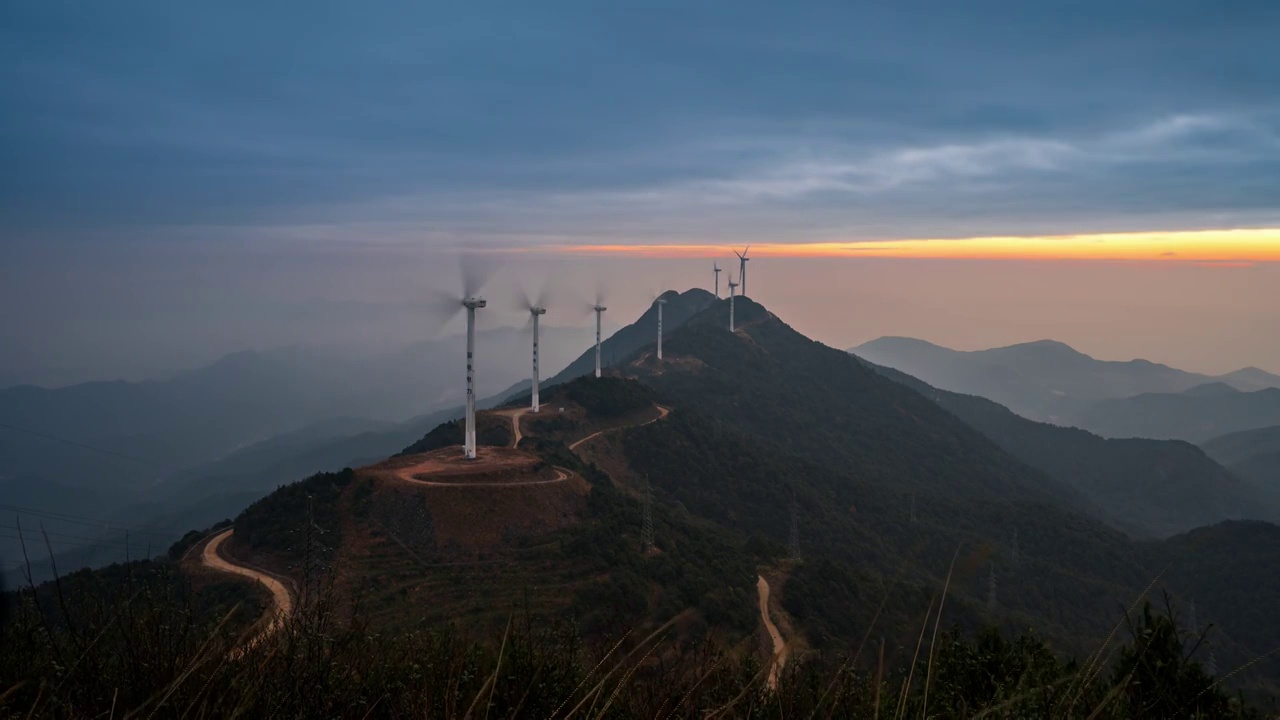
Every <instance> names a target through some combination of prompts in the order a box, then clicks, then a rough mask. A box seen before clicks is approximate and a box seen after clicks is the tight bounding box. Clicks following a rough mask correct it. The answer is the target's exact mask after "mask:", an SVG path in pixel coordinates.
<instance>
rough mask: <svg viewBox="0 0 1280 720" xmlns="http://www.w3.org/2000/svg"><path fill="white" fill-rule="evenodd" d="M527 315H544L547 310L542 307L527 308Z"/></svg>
mask: <svg viewBox="0 0 1280 720" xmlns="http://www.w3.org/2000/svg"><path fill="white" fill-rule="evenodd" d="M529 314H530V315H546V314H547V309H546V308H543V307H531V308H529Z"/></svg>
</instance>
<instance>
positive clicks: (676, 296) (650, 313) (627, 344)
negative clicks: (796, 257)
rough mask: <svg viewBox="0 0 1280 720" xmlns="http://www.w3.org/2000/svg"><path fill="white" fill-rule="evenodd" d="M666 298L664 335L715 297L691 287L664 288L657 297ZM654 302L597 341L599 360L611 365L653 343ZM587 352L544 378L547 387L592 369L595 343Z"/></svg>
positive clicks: (654, 330) (656, 334)
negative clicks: (637, 316)
mask: <svg viewBox="0 0 1280 720" xmlns="http://www.w3.org/2000/svg"><path fill="white" fill-rule="evenodd" d="M658 298H659V299H662V300H666V301H667V302H666V305H665V306H664V307H663V310H662V326H663V327H662V331H663V335H664V336H665V335H669V334H671V333H673V332H675V331H676V329H677V328H679V327H680V326H681V325H683V324H684V323H685V322H687V321H688V320H689V319H690V318H692V317H693V316H694V315H696V314H698V313H699V312H701V311H703V310H704V309H706V308H707V307H709V306H710V305H711V304H712V303H714V302H715V301H716V296H715V295H713V294H711V293H710V292H707V291H706V290H703V289H702V288H692V289H689V290H685V291H684V292H682V293H681V292H676V291H675V290H667V291H666V292H664V293H662V294H661V295H659V296H658ZM657 307H658V306H657V304H656V303H655V304H653V305H650V306H649V307H648V308H647V309H646V310H645V311H644V313H642V314H641V315H640V317H639V318H637V319H636V320H635V322H633V323H631V324H630V325H627V326H625V327H623V328H621V329H619V330H618V331H617V332H616V333H614V334H613V335H611V336H610V337H609V338H608V339H606V340H604V341H602V342H601V343H600V362H601V364H602V365H612V364H614V363H615V362H617V361H618V360H619V359H621V358H625V357H628V356H629V355H631V354H633V353H635V352H636V351H637V350H639V349H640V348H642V347H645V346H647V345H651V344H654V343H655V342H656V338H657V336H658V309H657ZM590 345H591V346H590V347H589V348H587V351H586V352H584V353H582V354H581V355H579V356H578V357H577V358H576V359H575V360H573V362H570V363H569V364H568V365H567V366H566V367H565V368H564V370H561V371H560V372H558V373H556V374H555V375H553V376H552V377H551V378H550V379H548V380H546V381H545V384H546V385H547V386H551V385H555V384H557V383H562V382H566V381H568V380H572V379H573V378H576V377H579V376H581V375H587V374H590V373H593V372H594V371H595V362H596V361H595V357H596V356H595V352H596V351H595V343H594V341H593V342H592V343H591V344H590Z"/></svg>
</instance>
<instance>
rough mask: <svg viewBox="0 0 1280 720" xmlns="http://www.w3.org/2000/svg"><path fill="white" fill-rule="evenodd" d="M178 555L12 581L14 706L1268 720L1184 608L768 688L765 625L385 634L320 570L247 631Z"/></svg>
mask: <svg viewBox="0 0 1280 720" xmlns="http://www.w3.org/2000/svg"><path fill="white" fill-rule="evenodd" d="M169 568H171V566H169V565H166V564H164V563H159V564H156V563H137V564H135V567H131V568H124V569H121V568H116V569H115V570H114V576H112V577H98V578H97V580H96V581H95V580H94V579H93V578H91V577H89V576H83V577H80V578H68V579H66V580H64V581H63V582H62V583H58V584H52V585H46V586H43V587H41V588H40V589H39V590H38V591H34V592H33V591H30V590H28V591H26V592H23V593H20V594H19V595H18V596H16V597H13V596H10V602H11V603H12V604H14V605H15V607H12V608H11V611H12V612H11V617H10V620H9V621H8V622H7V623H6V624H5V626H4V627H3V628H2V629H0V647H3V648H4V652H3V653H0V717H53V718H78V717H155V718H167V717H194V718H233V717H244V718H259V717H295V718H304V717H306V718H311V717H329V718H365V717H392V718H400V717H432V718H441V717H443V718H455V717H459V718H460V717H492V718H515V717H601V718H605V717H607V718H633V717H634V718H657V717H663V718H665V717H678V718H682V717H688V718H693V717H698V718H707V717H747V716H750V717H754V718H791V717H868V718H870V717H877V718H878V717H907V716H910V717H988V716H994V717H1063V718H1076V717H1079V718H1086V717H1151V718H1168V717H1203V718H1228V717H1231V718H1234V717H1258V715H1257V713H1256V712H1255V711H1253V710H1250V709H1248V708H1246V707H1244V706H1243V705H1242V704H1241V703H1240V702H1239V701H1238V700H1236V699H1234V698H1232V697H1230V696H1228V695H1226V694H1224V693H1223V692H1222V691H1220V690H1219V689H1218V686H1217V684H1216V681H1215V680H1214V679H1213V678H1211V677H1210V676H1209V675H1207V674H1206V673H1205V672H1204V670H1202V669H1201V667H1200V665H1199V664H1198V663H1196V662H1195V661H1194V660H1192V659H1191V657H1190V652H1191V651H1192V650H1193V648H1192V647H1190V645H1192V644H1194V643H1195V642H1196V641H1197V640H1198V639H1197V638H1189V637H1188V636H1186V635H1185V634H1184V633H1181V632H1180V631H1179V630H1178V625H1177V623H1176V622H1174V620H1173V619H1172V612H1171V610H1169V609H1168V608H1167V607H1166V608H1164V609H1162V610H1161V611H1159V612H1157V611H1156V610H1154V609H1153V608H1152V607H1151V606H1150V605H1147V606H1146V607H1145V608H1143V609H1142V610H1141V611H1140V612H1138V613H1136V614H1135V616H1134V617H1132V618H1130V624H1129V627H1128V637H1127V639H1126V640H1125V641H1124V643H1125V644H1123V645H1121V643H1120V640H1119V637H1118V638H1117V641H1116V643H1115V644H1116V645H1117V646H1118V647H1115V648H1112V647H1110V646H1107V647H1103V648H1101V649H1100V650H1099V652H1098V653H1097V654H1096V655H1095V656H1094V657H1092V658H1089V659H1088V660H1087V661H1086V662H1083V663H1074V662H1062V661H1061V660H1060V659H1059V658H1058V657H1056V656H1055V655H1054V654H1053V653H1052V652H1050V651H1049V649H1048V648H1047V646H1046V645H1045V644H1044V643H1043V642H1042V641H1040V640H1039V639H1037V638H1036V637H1034V636H1032V635H1023V636H1020V637H1016V638H1014V639H1012V640H1006V639H1004V638H1003V637H1002V636H1001V635H1000V633H999V632H997V631H995V630H990V629H989V630H985V631H982V632H980V633H978V634H977V635H976V636H966V635H964V634H962V633H960V632H959V631H956V630H952V631H947V630H945V629H944V630H942V631H939V627H938V623H937V622H936V621H927V622H926V623H924V624H923V625H922V626H921V628H920V641H919V645H918V651H917V653H916V657H915V661H914V662H913V663H909V664H907V665H906V666H905V667H899V668H889V667H885V664H884V660H883V658H884V655H883V645H882V644H881V643H880V641H878V640H871V641H868V640H867V639H866V638H869V637H872V636H873V635H874V633H873V632H868V633H865V636H866V637H864V640H863V642H862V643H861V644H859V645H857V647H856V649H855V650H853V651H852V652H849V653H841V654H835V653H811V654H809V655H807V656H804V657H798V658H793V660H792V662H791V663H790V664H789V665H788V666H787V669H786V672H784V673H783V675H782V677H781V681H780V684H779V687H778V688H777V690H776V691H770V690H767V689H766V687H765V682H764V677H765V674H766V673H765V669H766V668H765V667H764V666H763V665H762V664H761V663H760V662H758V661H757V660H756V659H755V658H754V657H753V653H751V652H750V651H748V650H745V649H744V648H743V647H742V645H743V644H749V642H750V641H749V639H748V640H747V641H746V642H745V643H743V644H740V645H739V646H738V647H725V646H721V645H717V644H716V643H714V642H713V641H711V640H709V639H707V638H705V637H704V638H702V639H695V640H689V639H685V640H681V641H676V640H673V637H675V633H674V632H673V627H674V625H675V621H672V622H669V623H667V624H665V625H663V626H660V627H657V628H656V629H653V630H649V631H646V632H644V633H643V634H642V633H639V632H629V633H622V634H620V635H619V636H617V637H614V638H607V639H603V640H601V639H596V640H592V641H585V640H584V639H583V637H582V636H581V635H579V634H578V633H577V632H576V626H575V625H574V624H573V623H563V624H558V625H541V624H540V623H539V622H538V621H535V620H532V619H531V618H530V616H521V615H515V616H513V617H512V618H511V620H510V621H509V623H508V625H507V628H506V630H505V631H504V632H502V633H500V634H499V635H495V636H494V637H489V638H472V637H467V636H466V634H465V633H463V632H462V631H461V630H459V629H458V628H454V627H421V628H417V629H414V630H410V631H407V632H398V633H395V634H390V635H383V634H378V633H376V632H373V631H371V630H370V628H369V627H368V626H367V625H366V624H365V623H363V622H362V621H361V619H360V618H361V614H360V609H359V607H358V604H357V607H355V608H338V607H336V603H335V601H334V597H335V595H334V593H332V592H331V586H330V584H329V581H330V580H331V578H325V577H310V578H308V580H307V582H305V583H303V597H302V598H301V603H300V611H299V612H298V613H297V614H296V615H295V616H294V617H293V618H292V619H291V620H290V621H289V622H288V623H286V624H285V625H284V627H283V629H282V630H281V631H279V632H278V633H276V634H275V635H273V636H271V637H270V638H268V639H266V640H264V641H262V642H258V643H246V639H247V638H249V637H252V632H253V628H252V627H251V626H252V620H253V618H254V617H255V616H256V613H257V608H256V607H254V606H252V605H251V604H250V605H244V604H235V605H232V606H231V607H230V609H228V610H227V611H226V612H223V611H222V610H223V607H225V605H226V603H228V602H230V600H231V597H230V595H228V594H227V593H226V592H222V593H220V594H219V593H215V594H214V601H216V602H217V603H222V605H217V604H210V603H211V602H214V601H211V600H210V599H209V598H207V597H205V598H204V599H200V597H201V596H202V595H204V593H193V592H192V590H191V587H190V586H189V585H188V584H187V583H186V582H185V581H182V580H180V579H178V578H177V577H176V576H174V575H173V574H172V573H171V572H170V571H169ZM90 585H92V587H90ZM245 587H247V586H245ZM352 616H354V618H355V619H354V621H347V620H339V618H341V617H352ZM642 635H643V636H642Z"/></svg>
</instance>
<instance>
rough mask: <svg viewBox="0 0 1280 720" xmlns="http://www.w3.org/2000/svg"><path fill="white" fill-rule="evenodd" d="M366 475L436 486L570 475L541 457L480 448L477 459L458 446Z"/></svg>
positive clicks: (528, 481) (487, 484)
mask: <svg viewBox="0 0 1280 720" xmlns="http://www.w3.org/2000/svg"><path fill="white" fill-rule="evenodd" d="M361 472H362V473H363V474H365V475H371V476H374V477H382V478H394V479H397V480H401V481H403V482H408V483H415V484H418V485H428V486H435V487H489V488H492V487H510V486H515V485H530V484H533V485H541V484H548V483H553V482H560V481H563V480H565V479H566V478H567V477H568V473H567V472H564V471H560V470H559V469H558V468H556V469H554V470H553V469H551V468H548V467H546V466H544V465H542V461H541V460H540V459H539V458H538V456H536V455H533V454H531V453H527V452H523V451H520V450H515V449H512V448H495V447H484V446H480V447H478V448H476V459H475V460H468V459H466V458H465V457H463V454H462V448H461V447H458V446H453V447H447V448H441V449H440V450H433V451H432V452H429V453H425V454H420V455H403V456H401V457H395V458H391V459H390V460H385V461H383V462H380V463H377V464H376V465H370V466H368V467H366V468H363V469H362V470H361Z"/></svg>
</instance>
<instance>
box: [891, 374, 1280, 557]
mask: <svg viewBox="0 0 1280 720" xmlns="http://www.w3.org/2000/svg"><path fill="white" fill-rule="evenodd" d="M876 369H877V371H878V372H880V373H882V374H884V375H885V376H886V377H889V378H891V379H893V380H895V381H897V382H901V383H902V384H904V385H906V386H907V387H910V388H912V389H914V390H916V391H917V392H919V393H921V394H922V395H925V396H926V397H928V398H930V399H932V400H933V401H934V402H936V403H938V404H939V405H940V406H942V407H943V408H945V409H947V410H949V411H951V412H952V413H954V414H955V415H956V416H957V417H959V418H960V419H961V420H963V421H965V422H966V423H968V424H969V425H971V426H973V427H974V428H976V429H977V430H979V431H981V432H982V433H983V434H984V435H986V436H987V437H989V438H991V439H992V440H994V441H995V442H996V443H997V444H998V445H1000V447H1001V448H1003V449H1004V450H1006V451H1008V452H1009V453H1010V454H1012V455H1013V456H1015V457H1017V458H1019V459H1020V460H1022V461H1023V462H1025V463H1027V464H1028V465H1031V466H1032V467H1035V468H1038V469H1040V470H1043V471H1044V472H1046V473H1048V474H1049V475H1050V476H1052V477H1054V478H1055V479H1057V480H1058V481H1060V482H1062V483H1064V484H1067V485H1070V486H1072V487H1074V488H1076V489H1077V490H1079V491H1080V492H1082V493H1084V494H1085V495H1086V496H1087V497H1088V498H1089V499H1090V500H1092V501H1093V502H1094V503H1095V504H1096V505H1097V507H1098V508H1099V509H1101V510H1102V511H1104V513H1103V515H1102V516H1101V517H1102V519H1104V520H1106V521H1108V522H1110V523H1111V524H1113V525H1114V526H1116V527H1117V528H1119V529H1122V530H1126V531H1129V532H1132V533H1134V534H1136V535H1138V536H1148V537H1166V536H1169V535H1174V534H1177V533H1180V532H1185V531H1187V530H1190V529H1192V528H1196V527H1201V526H1203V525H1211V524H1214V523H1217V522H1220V521H1222V520H1227V519H1235V518H1239V517H1241V516H1242V515H1245V514H1246V513H1247V514H1248V516H1249V517H1254V518H1259V519H1272V520H1274V519H1276V518H1277V517H1278V516H1280V514H1278V513H1277V509H1276V506H1275V503H1274V501H1273V499H1272V498H1271V496H1270V495H1269V494H1266V493H1262V492H1259V490H1258V489H1257V488H1256V487H1254V486H1252V485H1250V484H1249V483H1245V482H1242V481H1241V480H1240V479H1239V478H1238V477H1236V476H1234V475H1233V474H1232V473H1231V472H1229V471H1228V470H1227V469H1226V468H1224V467H1222V466H1221V465H1219V464H1217V463H1215V462H1214V461H1213V460H1212V459H1210V458H1209V457H1208V456H1206V455H1205V454H1204V453H1203V452H1201V451H1200V450H1199V449H1198V448H1196V447H1195V446H1193V445H1189V444H1187V443H1184V442H1180V441H1169V440H1134V439H1127V440H1108V439H1105V438H1101V437H1098V436H1097V435H1094V434H1092V433H1089V432H1087V431H1085V430H1080V429H1077V428H1064V427H1059V426H1057V425H1052V424H1049V423H1040V422H1036V421H1034V420H1027V419H1025V418H1021V417H1018V416H1017V415H1015V414H1014V413H1012V412H1010V411H1009V410H1008V409H1007V408H1005V407H1003V406H1001V405H998V404H996V403H994V402H992V401H990V400H987V399H986V398H981V397H977V396H975V395H961V394H959V393H952V392H948V391H946V390H938V389H936V388H933V387H930V386H929V385H928V384H926V383H924V382H921V381H919V380H916V379H915V378H913V377H910V376H909V375H905V374H903V373H901V372H898V371H897V370H893V369H891V368H882V367H878V366H877V367H876Z"/></svg>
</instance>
